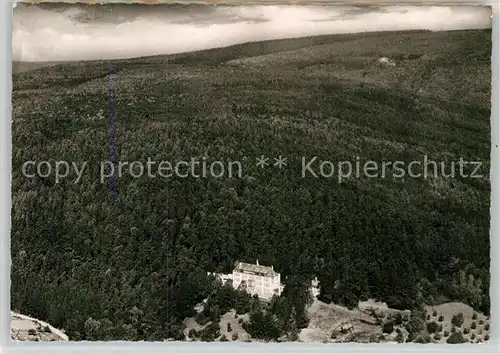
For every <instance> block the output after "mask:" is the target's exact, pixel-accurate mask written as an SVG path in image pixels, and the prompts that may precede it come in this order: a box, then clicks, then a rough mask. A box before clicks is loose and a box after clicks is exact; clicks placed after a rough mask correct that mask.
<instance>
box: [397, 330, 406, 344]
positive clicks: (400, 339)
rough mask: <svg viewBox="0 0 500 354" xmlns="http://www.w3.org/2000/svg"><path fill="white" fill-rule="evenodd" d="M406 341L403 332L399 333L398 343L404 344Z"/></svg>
mask: <svg viewBox="0 0 500 354" xmlns="http://www.w3.org/2000/svg"><path fill="white" fill-rule="evenodd" d="M404 341H405V339H404V337H403V334H402V333H401V332H399V333H398V335H397V336H396V342H398V343H403V342H404Z"/></svg>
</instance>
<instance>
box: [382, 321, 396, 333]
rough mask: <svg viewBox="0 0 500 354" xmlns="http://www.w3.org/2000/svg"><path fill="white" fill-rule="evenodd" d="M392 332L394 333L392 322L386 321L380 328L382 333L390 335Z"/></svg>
mask: <svg viewBox="0 0 500 354" xmlns="http://www.w3.org/2000/svg"><path fill="white" fill-rule="evenodd" d="M393 331H394V322H392V321H387V322H386V323H384V326H383V327H382V332H384V333H392V332H393Z"/></svg>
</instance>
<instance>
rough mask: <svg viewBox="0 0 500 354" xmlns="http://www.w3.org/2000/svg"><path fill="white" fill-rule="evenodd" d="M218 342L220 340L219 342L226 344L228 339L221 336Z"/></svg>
mask: <svg viewBox="0 0 500 354" xmlns="http://www.w3.org/2000/svg"><path fill="white" fill-rule="evenodd" d="M219 340H220V341H221V342H227V341H228V339H227V338H226V335H225V334H223V335H222V336H221V337H220V339H219Z"/></svg>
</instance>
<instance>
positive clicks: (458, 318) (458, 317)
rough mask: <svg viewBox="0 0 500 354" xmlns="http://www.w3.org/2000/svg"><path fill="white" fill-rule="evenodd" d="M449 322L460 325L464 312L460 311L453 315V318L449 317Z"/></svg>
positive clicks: (462, 321)
mask: <svg viewBox="0 0 500 354" xmlns="http://www.w3.org/2000/svg"><path fill="white" fill-rule="evenodd" d="M451 324H452V325H454V326H456V327H462V325H463V324H464V314H463V313H461V312H460V313H458V314H456V315H455V316H453V318H452V319H451Z"/></svg>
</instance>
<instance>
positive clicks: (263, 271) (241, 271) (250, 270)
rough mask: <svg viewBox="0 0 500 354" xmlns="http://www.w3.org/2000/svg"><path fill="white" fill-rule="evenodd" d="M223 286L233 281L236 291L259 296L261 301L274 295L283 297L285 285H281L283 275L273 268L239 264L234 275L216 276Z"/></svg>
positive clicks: (234, 270)
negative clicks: (239, 290)
mask: <svg viewBox="0 0 500 354" xmlns="http://www.w3.org/2000/svg"><path fill="white" fill-rule="evenodd" d="M208 274H209V275H215V276H217V277H218V278H219V279H220V280H221V281H222V284H225V283H226V282H227V281H229V280H231V281H232V283H233V287H234V288H235V289H241V290H245V291H246V292H248V293H249V294H250V295H257V296H258V297H259V298H260V299H263V300H270V299H271V298H272V297H273V295H278V296H280V295H281V292H282V291H283V285H282V284H281V275H280V273H278V272H276V271H275V270H274V268H273V266H271V267H266V266H261V265H260V264H259V261H258V260H257V264H250V263H243V262H239V263H238V264H237V265H236V267H235V268H234V269H233V273H232V274H214V273H208Z"/></svg>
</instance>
